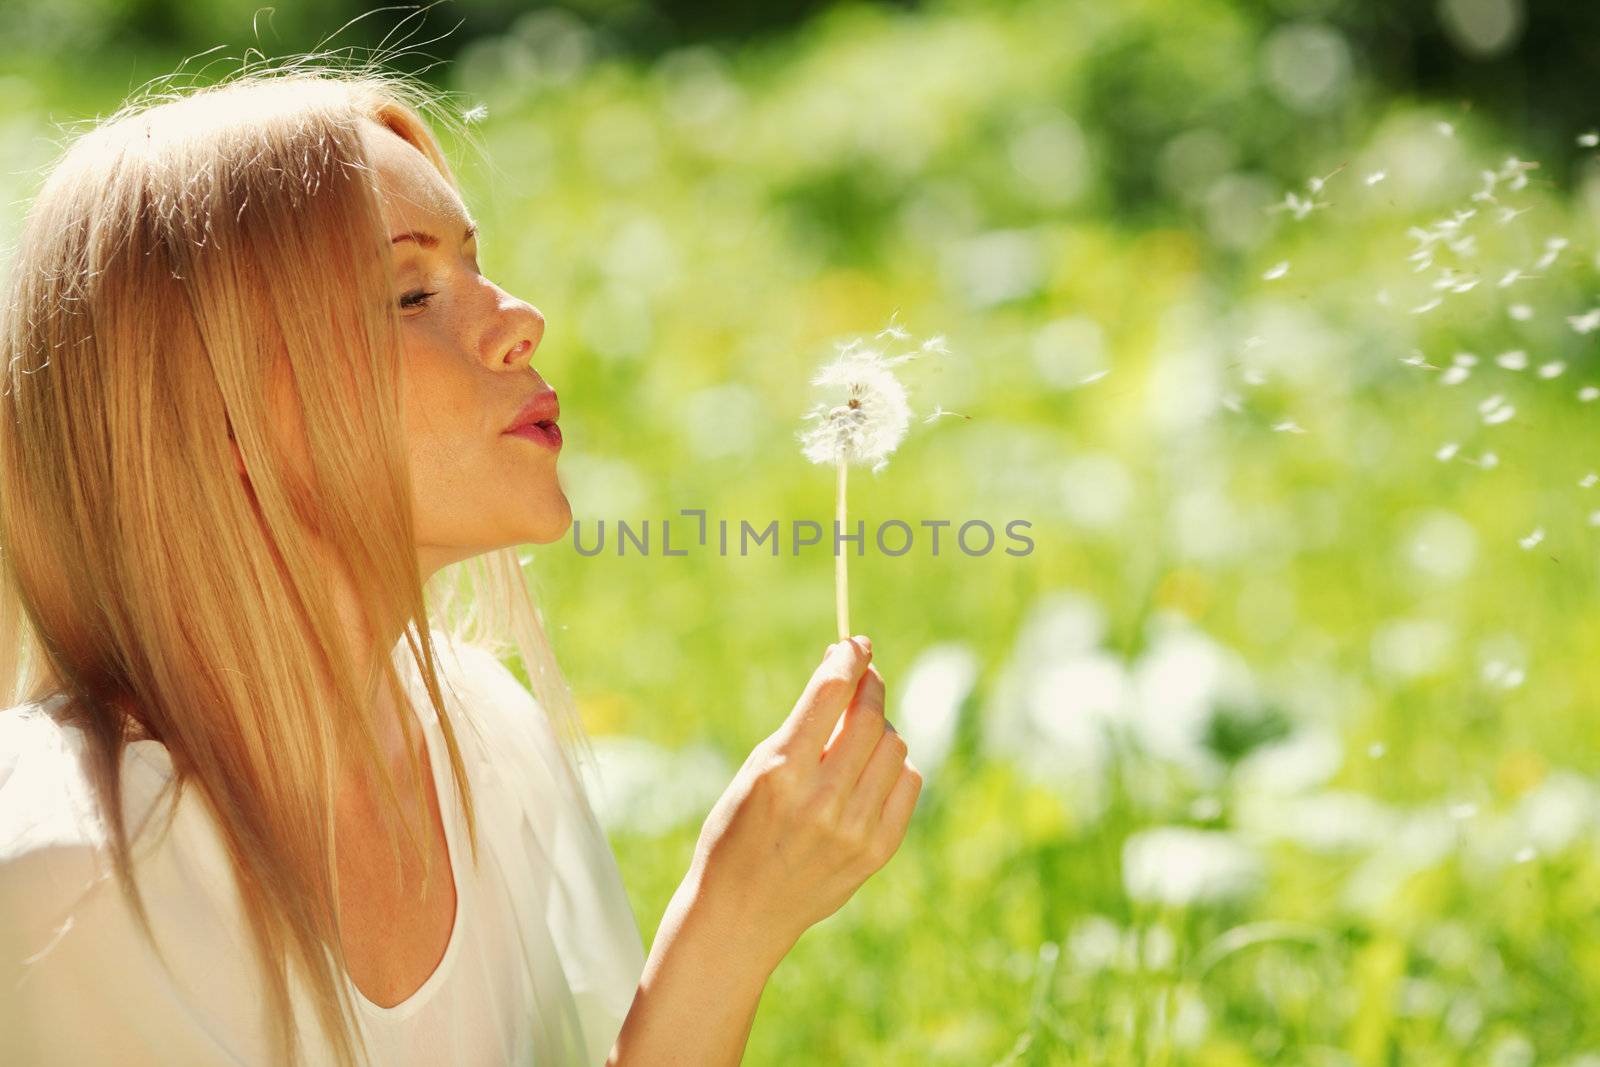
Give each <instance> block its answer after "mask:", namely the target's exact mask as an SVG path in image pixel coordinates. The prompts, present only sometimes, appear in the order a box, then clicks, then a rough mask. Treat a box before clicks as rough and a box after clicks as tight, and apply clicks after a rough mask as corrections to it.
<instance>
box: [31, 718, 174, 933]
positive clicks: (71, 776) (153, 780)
mask: <svg viewBox="0 0 1600 1067" xmlns="http://www.w3.org/2000/svg"><path fill="white" fill-rule="evenodd" d="M61 707H62V700H61V698H60V697H59V696H57V697H51V698H46V699H44V700H40V701H34V702H30V703H26V704H20V705H17V706H14V707H10V708H6V709H4V710H0V917H3V918H4V924H3V925H6V926H12V925H13V924H18V923H21V924H28V923H30V922H33V923H40V922H43V923H52V922H54V921H55V920H56V919H57V918H58V917H59V916H62V915H66V914H68V913H69V912H70V911H71V910H72V907H73V905H74V903H75V902H76V901H77V900H78V899H79V898H80V897H81V896H82V894H83V893H84V892H85V891H87V890H88V889H90V888H91V887H93V886H94V885H95V884H97V883H99V882H101V881H103V880H104V879H105V878H106V877H108V876H109V874H110V870H111V868H110V865H109V859H108V841H109V836H108V835H109V831H108V829H107V824H106V820H105V819H104V817H103V814H102V808H101V804H100V800H99V796H98V794H97V792H96V790H95V786H94V780H93V776H92V774H91V772H90V770H89V762H88V756H89V752H88V745H87V738H86V737H85V734H84V731H83V728H82V727H81V726H79V725H77V724H75V723H71V722H67V721H64V719H63V717H62V716H61V715H60V714H59V712H60V710H61ZM155 744H156V742H153V741H147V742H136V743H134V744H133V745H130V746H128V747H127V749H126V750H125V751H124V755H123V761H122V775H121V782H120V785H121V792H122V799H123V808H124V818H125V819H126V824H127V826H128V831H129V834H130V837H133V838H135V839H137V837H138V835H139V831H140V830H142V829H143V827H144V826H145V824H146V821H147V819H148V817H149V816H150V814H151V813H152V811H153V810H154V808H155V805H156V803H157V801H158V800H159V798H160V796H161V794H162V792H163V788H164V786H165V785H166V782H167V779H168V776H169V775H168V772H167V771H166V770H165V769H164V767H165V766H167V765H164V764H163V763H162V762H161V761H160V760H152V759H149V758H140V757H141V756H143V753H142V751H140V750H142V749H143V748H146V747H149V746H151V745H155Z"/></svg>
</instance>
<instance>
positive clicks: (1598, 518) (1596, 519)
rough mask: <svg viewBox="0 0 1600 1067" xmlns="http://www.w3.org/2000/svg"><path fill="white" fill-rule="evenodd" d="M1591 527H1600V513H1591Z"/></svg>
mask: <svg viewBox="0 0 1600 1067" xmlns="http://www.w3.org/2000/svg"><path fill="white" fill-rule="evenodd" d="M1589 525H1590V526H1600V511H1591V512H1589Z"/></svg>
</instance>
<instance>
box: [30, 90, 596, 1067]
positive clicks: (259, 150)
mask: <svg viewBox="0 0 1600 1067" xmlns="http://www.w3.org/2000/svg"><path fill="white" fill-rule="evenodd" d="M436 110H439V109H438V107H437V99H436V98H435V94H432V93H430V92H429V91H427V90H425V89H423V88H421V87H420V86H418V85H417V84H415V83H413V82H411V81H409V80H407V79H404V78H401V77H399V76H396V75H393V74H385V73H382V72H380V71H379V70H377V69H376V68H374V67H372V66H370V65H369V66H366V67H363V68H361V69H343V70H334V69H331V68H329V69H322V68H319V67H318V66H317V65H316V64H315V63H312V62H309V61H307V60H297V61H293V62H291V63H290V64H288V65H287V66H281V67H279V68H278V69H270V70H267V69H259V68H258V69H254V70H248V71H244V72H241V73H239V74H238V75H236V76H234V77H232V78H231V79H227V80H224V81H223V82H221V83H219V84H215V85H212V86H208V87H203V88H198V89H193V88H191V89H185V90H181V91H179V90H173V89H171V88H170V87H168V88H162V89H160V90H158V91H147V92H146V93H145V94H144V95H143V96H142V97H138V98H135V99H132V100H130V101H129V102H127V103H125V104H124V105H123V106H122V107H121V108H120V109H119V110H118V111H117V112H116V113H115V114H113V115H112V116H111V117H110V118H108V119H106V120H104V121H102V122H99V123H97V124H96V125H94V126H93V127H92V128H90V129H89V130H87V131H86V132H83V133H81V134H79V135H77V136H75V137H74V138H73V139H72V141H71V143H70V145H69V146H68V147H67V148H66V150H65V151H64V153H63V155H62V156H61V157H60V159H59V160H58V161H57V163H56V164H55V165H54V166H53V168H52V169H51V171H50V172H49V174H48V176H47V178H46V180H45V181H44V183H43V186H42V188H41V189H40V191H39V193H38V195H37V197H36V198H35V200H34V202H33V204H32V207H31V209H30V211H29V213H28V215H27V218H26V220H25V223H24V226H23V229H22V231H21V234H20V236H19V239H18V243H17V246H16V249H15V254H14V259H13V262H12V264H11V278H10V282H9V289H8V291H7V293H6V297H5V301H4V304H3V306H0V316H3V318H0V357H3V365H4V374H3V377H0V696H5V695H7V694H9V702H10V703H12V704H15V703H27V702H34V701H38V700H42V699H44V698H45V697H47V696H50V695H55V694H62V695H64V696H65V701H64V705H63V706H64V707H65V708H66V709H67V711H66V712H65V715H66V716H67V717H68V718H69V719H70V721H72V722H74V723H76V724H78V725H81V727H82V728H83V731H84V735H85V741H86V752H87V753H88V757H87V761H88V770H89V773H90V775H91V777H92V780H93V781H94V784H95V788H96V791H97V794H98V796H99V799H100V803H101V806H102V809H103V812H104V815H105V822H106V827H107V831H108V833H107V843H108V852H109V855H110V857H111V860H112V865H113V868H114V871H115V874H116V877H117V881H118V883H119V884H120V885H121V887H122V890H123V892H124V893H125V895H126V897H127V899H128V901H129V903H130V905H131V906H132V908H133V911H134V914H135V915H136V916H137V918H138V921H139V923H140V925H141V926H142V927H143V929H144V930H145V935H146V937H147V938H149V939H150V941H151V943H152V944H155V938H154V935H153V934H152V933H151V928H150V921H149V916H148V914H147V912H146V910H145V906H144V902H143V900H142V898H141V895H140V892H139V888H138V886H137V885H136V884H135V880H134V876H133V868H132V862H131V858H130V856H131V853H130V842H129V838H128V827H127V824H126V819H125V814H124V812H123V810H122V804H121V785H120V776H119V770H120V767H121V762H122V751H123V746H124V745H125V744H127V743H128V742H129V741H130V740H132V739H134V738H135V737H137V736H140V735H144V736H149V737H153V738H155V739H157V740H159V741H160V742H162V743H163V744H164V745H165V746H166V748H167V750H168V752H169V753H170V754H171V757H172V763H173V767H174V771H175V774H174V779H173V781H174V785H175V787H176V788H175V790H174V792H173V794H172V806H173V807H174V808H175V806H176V802H177V799H178V794H179V793H180V792H181V789H182V788H183V787H184V786H187V785H191V784H192V785H193V786H195V787H197V788H198V789H199V791H200V793H201V794H202V796H203V797H204V799H205V800H206V801H207V802H208V804H209V808H210V811H211V813H212V814H213V816H214V817H215V820H216V824H217V826H218V828H219V830H220V833H221V836H222V839H223V841H224V843H225V846H226V849H227V852H228V853H229V855H230V857H231V860H232V863H233V866H234V870H235V872H236V874H237V877H238V882H239V888H240V891H241V895H242V901H243V904H244V907H245V911H246V914H247V917H248V921H249V925H250V928H251V932H252V935H253V939H254V943H255V945H256V948H257V950H258V951H257V956H258V960H259V962H260V965H261V968H262V973H263V976H264V985H265V992H266V999H265V1002H264V1007H265V1009H266V1010H267V1012H268V1013H269V1020H270V1022H269V1026H268V1030H269V1034H270V1035H271V1038H272V1040H274V1041H276V1042H277V1043H278V1047H279V1049H280V1052H279V1054H278V1055H277V1056H275V1057H274V1062H279V1063H297V1062H299V1061H300V1057H301V1056H302V1055H303V1050H302V1048H301V1046H300V1036H299V1035H298V1033H297V1032H296V1025H295V1020H294V1014H293V1007H292V999H291V995H290V978H289V974H290V970H291V968H299V969H300V971H301V972H302V973H303V975H304V978H305V981H306V983H307V986H308V989H309V991H310V993H311V998H312V1002H313V1003H314V1004H315V1006H316V1011H317V1015H318V1019H319V1021H320V1023H321V1026H322V1028H323V1030H324V1032H325V1034H326V1035H327V1038H328V1040H329V1042H330V1043H331V1044H332V1046H333V1048H334V1050H335V1053H336V1056H337V1059H338V1062H339V1063H340V1064H352V1065H353V1064H355V1063H357V1062H359V1060H360V1059H365V1049H364V1048H363V1047H362V1042H361V1040H360V1035H359V1028H358V1026H357V1023H356V1015H355V1011H356V1009H355V1005H354V1004H353V1003H352V998H351V997H350V995H349V992H348V990H347V989H346V988H345V983H344V981H343V975H344V974H345V965H344V954H343V951H342V948H341V939H340V934H339V916H338V910H337V875H336V867H335V863H334V851H333V847H334V834H333V824H332V812H333V799H334V793H333V789H334V776H335V770H336V767H338V766H340V765H341V764H340V760H341V758H342V757H343V756H345V755H349V756H351V757H352V758H356V759H359V760H362V761H363V762H362V763H361V764H360V765H361V766H362V767H364V768H366V769H367V770H368V772H369V773H370V774H371V775H372V778H373V780H374V781H376V782H379V783H381V785H382V788H383V790H384V795H385V796H386V797H387V799H388V804H386V805H384V807H385V808H386V810H387V811H388V818H389V825H390V831H391V832H390V841H391V845H394V844H395V842H396V838H395V836H394V832H393V827H394V818H395V817H396V814H397V813H398V811H399V808H400V805H399V802H398V799H397V798H398V793H397V792H396V790H395V785H394V780H393V778H392V776H391V775H390V774H389V772H388V770H387V768H386V766H385V761H384V760H383V758H382V757H381V755H380V752H379V749H378V744H377V741H376V737H375V733H374V724H373V722H372V721H371V719H372V715H371V711H370V709H371V708H372V707H373V706H374V703H373V701H374V698H375V696H376V694H377V692H378V689H377V686H378V685H379V684H382V685H386V686H388V687H389V690H388V691H389V692H390V693H391V694H393V695H394V696H395V697H396V703H395V707H396V710H397V711H398V713H399V717H400V719H401V729H402V731H404V736H411V732H412V731H413V730H414V729H415V725H414V723H411V724H408V723H406V722H405V721H404V720H405V719H406V718H407V717H408V714H409V712H410V709H411V704H410V703H409V701H408V699H407V698H406V696H405V692H404V688H403V683H402V682H401V680H400V678H399V676H398V673H397V670H396V661H395V660H394V659H393V657H392V656H384V655H381V654H379V655H376V656H375V657H374V666H373V670H372V671H370V672H369V673H368V675H367V680H366V686H365V688H364V689H363V688H358V687H357V685H356V683H355V678H354V672H355V670H356V667H355V661H354V660H353V658H352V656H351V650H350V649H349V648H348V647H347V646H346V643H345V639H346V636H347V635H346V633H345V632H342V631H343V630H344V627H343V626H342V624H341V620H340V619H339V618H338V617H337V615H336V613H335V612H334V610H333V609H332V607H331V606H330V604H329V602H328V598H327V597H326V596H325V590H326V589H327V588H328V581H329V579H328V570H327V567H328V566H329V565H330V564H329V562H328V559H327V558H326V557H325V556H324V555H322V554H321V549H322V548H324V547H325V548H326V550H327V551H328V552H330V553H331V555H332V557H333V559H335V560H337V565H339V566H341V567H343V568H345V569H346V570H347V571H348V576H349V579H350V580H351V581H352V583H353V585H354V588H355V589H356V592H357V600H358V603H359V608H360V610H361V612H362V625H364V626H371V627H372V630H371V632H372V633H384V632H389V633H392V632H393V630H392V629H390V630H387V631H386V630H384V629H383V628H382V627H383V626H384V625H387V624H389V623H391V622H395V623H398V621H399V620H404V642H403V643H404V644H405V645H406V646H407V648H408V649H409V652H410V654H411V656H412V658H413V660H414V662H415V663H416V665H417V667H418V669H419V671H420V675H421V678H422V680H423V683H424V686H425V689H426V692H427V696H428V699H429V701H430V702H431V703H432V704H433V707H434V709H435V711H436V712H437V714H438V718H439V723H440V726H441V729H442V733H443V736H444V739H445V742H446V747H447V750H448V755H449V763H450V768H451V771H452V773H453V776H454V779H455V781H456V783H457V786H458V790H459V793H460V797H461V802H462V806H463V808H464V810H465V812H466V814H467V822H468V826H469V839H470V841H471V843H472V854H473V857H474V859H476V856H477V823H476V816H475V813H474V807H473V803H472V797H471V791H470V790H469V788H468V786H467V781H466V775H465V772H464V768H463V765H462V757H461V752H460V749H459V748H458V746H457V743H456V732H455V728H454V726H453V725H452V723H451V719H450V716H449V714H448V713H447V711H446V707H445V702H444V699H443V696H442V695H441V690H440V684H439V679H440V677H441V675H440V674H438V673H437V672H436V650H435V647H434V642H433V640H432V638H431V636H430V628H431V623H430V622H429V619H430V614H429V611H430V603H431V604H432V605H433V608H434V616H436V617H441V618H443V620H444V623H443V625H444V626H445V628H446V632H447V635H448V636H450V637H451V638H452V639H459V640H462V641H465V642H468V643H474V644H479V645H485V646H488V647H490V648H491V649H492V650H493V651H495V652H496V653H497V654H500V653H503V652H504V651H506V650H507V646H514V647H515V649H516V651H517V652H518V653H519V654H520V656H521V659H522V662H523V664H524V667H525V669H526V670H527V673H528V677H529V680H530V685H531V688H532V689H533V692H534V695H535V697H536V698H537V699H538V700H539V702H540V703H541V704H542V705H543V707H544V708H545V710H546V712H547V713H549V714H550V715H551V716H552V719H553V720H554V721H553V725H554V726H555V727H556V733H557V736H558V738H559V739H560V741H561V743H562V749H563V751H564V752H565V754H566V755H567V758H568V761H569V769H574V770H575V769H576V767H577V765H578V764H581V763H584V762H587V761H590V760H592V751H591V750H590V749H589V747H588V738H587V736H586V735H585V734H584V731H583V729H582V727H581V724H580V722H579V720H578V717H577V715H576V712H575V710H574V708H573V702H572V697H571V693H570V691H569V690H568V688H567V686H566V683H565V681H564V680H563V678H562V676H561V672H560V670H559V668H558V667H557V665H556V662H555V658H554V655H553V653H552V651H551V648H550V644H549V640H548V638H547V636H546V633H545V629H544V626H543V622H542V619H541V617H540V614H539V610H538V608H537V606H536V603H535V601H534V599H533V593H532V591H531V590H530V589H529V586H528V584H527V582H526V580H525V577H524V574H523V568H522V563H521V561H520V560H519V558H518V556H517V554H516V552H515V550H514V549H512V548H502V549H497V550H495V551H492V552H488V553H485V554H483V555H481V556H478V557H475V558H473V559H469V560H467V561H465V562H463V563H461V564H457V565H454V566H452V567H447V568H445V569H444V570H442V571H441V572H439V574H438V575H437V576H435V578H434V580H433V581H431V582H428V583H426V585H424V583H423V580H422V576H421V573H420V571H419V568H418V564H417V556H416V551H415V545H414V543H413V538H412V529H413V527H412V501H411V499H410V491H409V485H410V480H409V476H408V473H407V454H406V451H405V447H404V446H405V442H404V435H403V423H402V421H401V412H402V407H401V400H400V398H401V392H402V389H403V386H404V383H403V368H402V367H401V366H400V365H399V361H398V359H397V354H398V344H399V342H398V329H399V322H398V318H397V315H398V312H397V310H396V307H395V304H394V301H393V297H392V291H393V284H394V282H393V267H392V265H391V263H390V256H389V252H388V241H387V239H386V236H385V233H384V231H383V229H382V214H381V210H380V205H379V201H378V199H377V193H376V187H375V185H374V181H373V178H372V173H371V170H370V169H369V167H368V166H367V164H366V157H365V154H364V152H363V148H362V141H361V139H360V137H359V123H360V121H361V120H363V119H372V120H374V121H376V122H378V123H379V124H380V125H382V126H385V127H387V128H388V129H390V130H392V131H394V132H395V133H396V134H398V135H400V136H401V137H403V138H404V139H405V140H406V141H408V142H409V143H410V144H412V145H413V146H415V147H416V148H417V149H418V150H420V151H421V152H422V153H423V155H425V156H426V157H427V158H428V159H429V160H430V161H431V162H432V163H433V165H434V166H435V167H437V168H438V170H439V171H440V173H441V174H442V175H444V177H445V179H446V180H447V181H449V182H450V183H451V184H452V185H455V183H456V179H455V177H454V175H453V174H452V172H451V169H450V167H449V166H448V164H447V162H446V160H445V157H444V155H443V153H442V151H441V149H440V145H439V143H438V142H437V141H436V140H435V138H434V136H433V134H432V133H431V132H430V130H429V127H428V125H427V124H426V123H425V122H424V119H423V117H422V115H423V114H424V113H425V112H432V111H436ZM274 398H280V399H279V400H275V399H274ZM280 402H281V403H283V404H286V405H287V411H288V412H290V413H291V416H292V417H291V419H290V421H291V422H292V423H293V427H292V429H290V430H282V429H280V430H278V431H276V432H275V431H274V416H273V412H275V411H277V410H279V408H278V406H277V405H278V403H280ZM283 433H287V434H289V436H290V438H291V440H289V441H287V442H286V441H284V440H282V439H281V437H280V435H281V434H283ZM230 437H232V438H236V440H237V445H238V448H239V451H240V453H241V454H242V456H243V459H244V464H245V467H246V469H247V471H248V474H249V486H248V487H247V486H246V485H244V484H243V482H242V481H241V479H240V478H239V477H238V475H237V472H236V469H235V466H234V461H233V457H232V453H231V449H230V444H229V439H230ZM296 438H297V440H296ZM377 651H379V652H380V653H381V651H382V650H377ZM307 665H312V669H308V666H307ZM330 701H331V703H329V702H330ZM410 749H411V755H412V759H411V767H412V771H413V773H415V774H420V761H419V760H418V758H417V755H416V750H415V746H410ZM419 780H420V779H419ZM423 811H425V809H424V808H423V807H422V805H421V804H420V803H419V805H418V812H417V814H416V818H415V820H414V821H413V822H408V823H407V824H406V830H407V834H406V836H407V839H408V841H409V842H410V844H411V846H412V847H415V848H418V849H421V846H420V841H421V840H422V830H421V827H422V826H424V825H425V823H424V821H423V820H424V818H425V815H424V814H423ZM152 821H153V820H152ZM421 851H422V853H423V856H424V860H425V862H426V859H427V856H428V850H425V849H421ZM156 950H157V952H158V953H159V952H160V948H159V945H157V946H156ZM358 1055H359V1059H358Z"/></svg>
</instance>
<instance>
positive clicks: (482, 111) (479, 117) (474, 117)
mask: <svg viewBox="0 0 1600 1067" xmlns="http://www.w3.org/2000/svg"><path fill="white" fill-rule="evenodd" d="M488 117H489V105H488V104H474V105H472V106H471V107H469V108H467V110H465V111H463V112H462V113H461V121H462V122H465V123H467V124H469V125H470V124H472V123H477V122H482V121H483V120H484V119H486V118H488Z"/></svg>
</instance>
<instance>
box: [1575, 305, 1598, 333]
mask: <svg viewBox="0 0 1600 1067" xmlns="http://www.w3.org/2000/svg"><path fill="white" fill-rule="evenodd" d="M1567 325H1568V326H1571V327H1572V328H1573V329H1574V330H1576V331H1577V332H1578V333H1582V334H1590V333H1594V331H1596V330H1600V308H1592V309H1590V310H1589V311H1585V312H1584V313H1583V314H1582V315H1568V316H1567Z"/></svg>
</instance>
